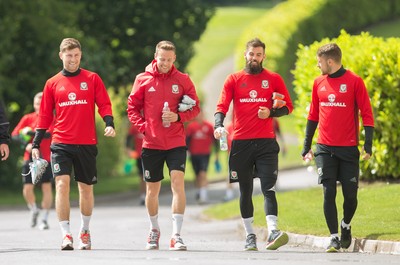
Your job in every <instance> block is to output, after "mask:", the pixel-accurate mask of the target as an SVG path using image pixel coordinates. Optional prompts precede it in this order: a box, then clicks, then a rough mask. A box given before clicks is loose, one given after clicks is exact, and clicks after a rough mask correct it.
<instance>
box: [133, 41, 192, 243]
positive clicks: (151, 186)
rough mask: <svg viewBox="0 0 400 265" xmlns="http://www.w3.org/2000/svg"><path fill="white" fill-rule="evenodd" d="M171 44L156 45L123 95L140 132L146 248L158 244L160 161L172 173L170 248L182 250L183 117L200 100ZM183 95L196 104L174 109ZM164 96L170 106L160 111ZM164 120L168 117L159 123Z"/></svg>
mask: <svg viewBox="0 0 400 265" xmlns="http://www.w3.org/2000/svg"><path fill="white" fill-rule="evenodd" d="M175 60H176V48H175V45H174V44H173V43H172V42H170V41H161V42H159V43H158V44H157V46H156V51H155V54H154V60H153V61H152V62H151V63H150V64H149V65H148V66H147V67H146V70H145V72H143V73H141V74H139V75H137V76H136V79H135V82H134V84H133V88H132V92H131V94H130V95H129V97H128V109H127V112H128V118H129V120H130V121H131V122H132V124H133V125H134V126H136V127H137V128H138V130H139V131H140V132H141V133H143V134H144V140H143V149H142V162H143V170H144V171H143V172H144V179H145V181H146V207H147V212H148V216H149V219H150V233H149V237H148V241H147V245H146V249H149V250H150V249H158V248H159V239H160V226H159V223H158V205H159V202H158V200H159V193H160V189H161V180H162V179H163V178H164V174H163V169H164V163H166V164H167V166H168V170H169V174H170V177H171V190H172V205H171V208H172V228H173V229H172V236H171V241H170V246H169V249H170V250H186V245H185V244H184V243H183V240H182V238H181V228H182V223H183V215H184V212H185V207H186V194H185V182H184V177H185V169H186V142H185V138H186V134H185V130H184V126H183V122H186V121H189V120H191V119H193V118H194V117H196V116H197V114H198V113H199V111H200V109H199V107H198V106H199V100H198V97H197V94H196V89H195V87H194V84H193V82H192V81H191V80H190V78H189V76H188V75H187V74H183V73H181V72H180V71H178V69H176V68H175V66H174V62H175ZM184 96H189V97H190V98H191V99H193V100H195V106H193V108H191V109H189V110H186V111H184V112H178V105H179V103H181V101H182V99H183V98H184ZM165 102H168V105H169V108H170V111H163V107H164V104H165ZM163 123H169V127H164V126H163Z"/></svg>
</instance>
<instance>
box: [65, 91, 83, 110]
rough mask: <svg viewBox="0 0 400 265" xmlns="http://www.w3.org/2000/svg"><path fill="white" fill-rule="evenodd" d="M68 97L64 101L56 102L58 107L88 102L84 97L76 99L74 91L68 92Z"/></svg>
mask: <svg viewBox="0 0 400 265" xmlns="http://www.w3.org/2000/svg"><path fill="white" fill-rule="evenodd" d="M68 99H69V101H64V102H60V103H58V106H60V107H67V106H74V105H85V104H88V103H87V101H86V99H78V100H77V99H76V94H75V93H74V92H71V93H69V94H68Z"/></svg>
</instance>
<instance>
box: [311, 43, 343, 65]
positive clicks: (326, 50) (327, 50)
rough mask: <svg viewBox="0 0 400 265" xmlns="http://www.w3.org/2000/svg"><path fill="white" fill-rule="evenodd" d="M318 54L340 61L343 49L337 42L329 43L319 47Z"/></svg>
mask: <svg viewBox="0 0 400 265" xmlns="http://www.w3.org/2000/svg"><path fill="white" fill-rule="evenodd" d="M317 56H318V57H322V56H324V57H326V58H329V59H332V60H334V61H335V62H338V63H340V62H341V60H342V51H341V50H340V48H339V46H338V45H337V44H336V43H328V44H325V45H323V46H321V47H320V48H319V49H318V51H317Z"/></svg>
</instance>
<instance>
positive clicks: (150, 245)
mask: <svg viewBox="0 0 400 265" xmlns="http://www.w3.org/2000/svg"><path fill="white" fill-rule="evenodd" d="M160 235H161V233H160V231H159V230H157V229H152V230H151V231H150V234H149V237H148V238H147V244H146V249H147V250H155V249H158V248H159V241H160Z"/></svg>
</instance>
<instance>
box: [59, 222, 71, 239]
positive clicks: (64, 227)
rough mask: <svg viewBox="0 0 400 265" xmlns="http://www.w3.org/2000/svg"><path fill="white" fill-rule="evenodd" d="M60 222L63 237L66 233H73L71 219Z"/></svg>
mask: <svg viewBox="0 0 400 265" xmlns="http://www.w3.org/2000/svg"><path fill="white" fill-rule="evenodd" d="M59 224H60V228H61V233H62V235H63V237H64V236H65V235H66V234H71V228H70V225H69V221H61V222H59Z"/></svg>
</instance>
